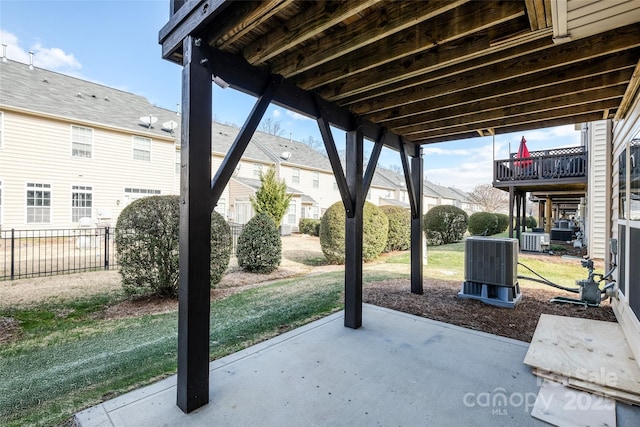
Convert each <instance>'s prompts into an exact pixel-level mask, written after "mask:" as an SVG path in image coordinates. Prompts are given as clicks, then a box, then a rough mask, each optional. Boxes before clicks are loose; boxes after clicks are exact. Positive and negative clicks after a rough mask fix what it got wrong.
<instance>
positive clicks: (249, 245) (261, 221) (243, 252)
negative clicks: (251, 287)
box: [236, 212, 282, 274]
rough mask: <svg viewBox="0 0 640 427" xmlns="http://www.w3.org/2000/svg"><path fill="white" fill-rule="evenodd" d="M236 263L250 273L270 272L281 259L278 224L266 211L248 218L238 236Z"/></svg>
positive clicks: (276, 266)
mask: <svg viewBox="0 0 640 427" xmlns="http://www.w3.org/2000/svg"><path fill="white" fill-rule="evenodd" d="M236 256H237V257H238V265H239V266H240V267H242V268H243V269H245V270H246V271H249V272H251V273H263V274H266V273H271V272H272V271H274V270H275V269H277V268H278V266H279V265H280V261H281V260H282V240H281V239H280V233H279V232H278V226H276V223H275V222H273V219H271V217H270V216H269V214H267V213H266V212H260V213H258V214H256V215H255V216H254V217H253V218H251V219H250V220H249V222H248V223H246V224H245V225H244V227H243V228H242V233H240V236H239V237H238V248H237V253H236Z"/></svg>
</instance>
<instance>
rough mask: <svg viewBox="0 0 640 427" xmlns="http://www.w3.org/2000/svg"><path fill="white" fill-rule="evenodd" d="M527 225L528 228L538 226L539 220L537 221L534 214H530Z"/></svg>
mask: <svg viewBox="0 0 640 427" xmlns="http://www.w3.org/2000/svg"><path fill="white" fill-rule="evenodd" d="M526 226H527V228H531V229H533V228H536V227H537V226H538V221H536V219H535V218H534V217H532V216H528V217H527V219H526Z"/></svg>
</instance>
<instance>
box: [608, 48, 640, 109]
mask: <svg viewBox="0 0 640 427" xmlns="http://www.w3.org/2000/svg"><path fill="white" fill-rule="evenodd" d="M639 89H640V60H639V61H638V63H637V64H636V67H635V69H634V70H633V75H632V76H631V79H630V80H629V85H628V86H627V89H626V91H625V93H624V96H623V97H622V101H621V102H620V106H619V107H618V111H617V112H616V116H615V118H614V120H616V121H618V120H621V119H624V118H625V117H626V115H627V111H628V110H629V107H630V106H631V103H632V102H633V100H634V99H635V97H636V95H637V94H638V90H639Z"/></svg>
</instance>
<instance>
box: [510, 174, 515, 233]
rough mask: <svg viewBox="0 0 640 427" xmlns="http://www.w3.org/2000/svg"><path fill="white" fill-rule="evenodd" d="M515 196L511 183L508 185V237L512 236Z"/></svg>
mask: <svg viewBox="0 0 640 427" xmlns="http://www.w3.org/2000/svg"><path fill="white" fill-rule="evenodd" d="M514 199H515V196H514V194H513V185H511V186H509V238H513V203H514Z"/></svg>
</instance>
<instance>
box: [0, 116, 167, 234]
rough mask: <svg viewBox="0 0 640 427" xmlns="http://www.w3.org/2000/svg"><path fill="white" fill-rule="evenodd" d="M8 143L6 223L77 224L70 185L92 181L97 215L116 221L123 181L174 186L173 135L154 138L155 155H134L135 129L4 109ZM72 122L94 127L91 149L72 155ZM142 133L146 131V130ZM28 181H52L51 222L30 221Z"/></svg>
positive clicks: (0, 159)
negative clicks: (145, 158)
mask: <svg viewBox="0 0 640 427" xmlns="http://www.w3.org/2000/svg"><path fill="white" fill-rule="evenodd" d="M4 122H5V123H4V138H3V139H4V144H3V148H2V155H1V156H0V171H2V172H1V174H2V177H3V210H4V214H3V218H2V220H3V226H4V227H5V228H7V227H10V228H20V229H25V228H64V227H75V226H77V224H75V223H72V221H71V187H72V186H73V185H82V186H91V187H92V190H93V212H92V214H93V215H92V216H93V219H94V220H96V219H97V216H98V212H101V213H102V216H103V217H104V216H110V217H111V218H112V223H115V220H116V219H117V216H118V214H119V213H120V211H121V210H122V208H123V207H124V204H125V203H124V189H125V187H133V188H145V189H157V190H160V191H161V192H162V194H171V193H172V192H173V190H174V169H175V164H174V161H175V152H174V145H173V142H172V141H166V140H157V139H154V138H151V140H152V143H151V161H149V162H146V161H141V160H134V159H133V154H132V153H133V151H132V150H133V149H132V135H131V134H127V133H124V132H117V131H113V130H107V129H102V128H97V127H92V126H87V125H84V124H82V123H73V122H67V121H58V120H54V119H49V118H41V117H37V116H31V115H27V114H22V113H16V112H12V111H4ZM71 125H79V126H83V127H88V128H92V129H93V155H92V157H91V158H78V157H72V155H71ZM139 135H140V136H144V137H147V136H148V135H145V134H144V132H143V131H142V132H140V134H139ZM28 182H33V183H43V184H50V185H51V222H50V223H47V224H33V223H27V222H26V185H27V183H28Z"/></svg>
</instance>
